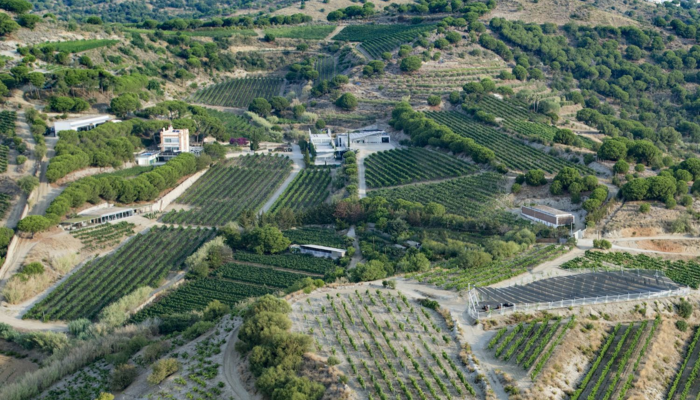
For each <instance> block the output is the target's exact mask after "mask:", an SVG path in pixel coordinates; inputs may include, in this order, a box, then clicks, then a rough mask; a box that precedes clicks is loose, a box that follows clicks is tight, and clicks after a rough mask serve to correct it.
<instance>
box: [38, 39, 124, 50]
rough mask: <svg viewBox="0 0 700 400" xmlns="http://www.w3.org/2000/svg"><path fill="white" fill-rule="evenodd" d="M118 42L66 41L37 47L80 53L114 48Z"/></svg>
mask: <svg viewBox="0 0 700 400" xmlns="http://www.w3.org/2000/svg"><path fill="white" fill-rule="evenodd" d="M117 43H119V40H114V39H88V40H68V41H65V42H50V43H43V44H41V45H40V46H39V47H47V46H51V47H53V48H54V49H56V51H66V52H68V53H80V52H81V51H88V50H92V49H97V48H100V47H106V46H114V45H115V44H117Z"/></svg>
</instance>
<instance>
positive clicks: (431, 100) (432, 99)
mask: <svg viewBox="0 0 700 400" xmlns="http://www.w3.org/2000/svg"><path fill="white" fill-rule="evenodd" d="M440 103H442V100H441V99H440V96H438V95H436V94H432V95H430V96H428V105H430V106H439V105H440Z"/></svg>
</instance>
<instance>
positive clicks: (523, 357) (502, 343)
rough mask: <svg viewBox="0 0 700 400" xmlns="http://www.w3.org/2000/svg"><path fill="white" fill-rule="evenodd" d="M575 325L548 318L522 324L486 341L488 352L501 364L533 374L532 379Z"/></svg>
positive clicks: (502, 330)
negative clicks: (518, 366) (511, 364)
mask: <svg viewBox="0 0 700 400" xmlns="http://www.w3.org/2000/svg"><path fill="white" fill-rule="evenodd" d="M574 324H575V319H574V317H572V318H571V319H569V321H562V318H561V317H551V316H549V315H548V316H547V317H545V318H544V319H541V320H533V321H530V322H521V323H519V324H518V325H516V326H515V327H512V328H509V327H505V328H502V329H500V330H499V331H498V332H497V333H496V335H495V336H494V337H493V338H492V339H491V341H489V344H488V349H489V350H493V352H494V356H495V357H496V358H498V359H500V360H502V361H504V362H512V363H515V364H518V365H520V366H521V367H523V369H525V370H528V371H530V370H532V372H531V376H532V378H533V379H535V378H536V377H537V375H539V373H540V372H541V371H542V368H543V367H544V365H545V364H546V363H547V361H548V360H549V358H550V357H551V355H552V353H553V352H554V349H555V348H556V347H557V345H558V344H559V343H560V342H561V341H562V339H563V338H564V335H566V332H567V331H568V330H569V329H570V328H572V327H573V325H574Z"/></svg>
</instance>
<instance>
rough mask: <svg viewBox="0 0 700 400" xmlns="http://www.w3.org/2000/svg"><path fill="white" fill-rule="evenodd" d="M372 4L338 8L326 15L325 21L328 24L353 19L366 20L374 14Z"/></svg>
mask: <svg viewBox="0 0 700 400" xmlns="http://www.w3.org/2000/svg"><path fill="white" fill-rule="evenodd" d="M375 12H376V11H375V10H374V3H372V2H369V1H368V2H366V3H365V4H363V5H362V7H360V6H349V7H346V8H340V9H338V10H335V11H331V12H330V13H328V16H327V17H326V19H327V20H328V21H330V22H335V21H340V20H343V19H355V18H367V17H371V16H372V15H374V14H375Z"/></svg>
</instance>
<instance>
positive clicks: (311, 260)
mask: <svg viewBox="0 0 700 400" xmlns="http://www.w3.org/2000/svg"><path fill="white" fill-rule="evenodd" d="M233 258H234V259H235V260H237V261H241V262H244V263H252V264H256V265H263V266H264V265H268V266H272V267H277V268H284V269H286V270H290V271H298V272H308V273H311V274H318V275H323V274H325V273H326V272H328V271H330V270H332V269H334V268H335V267H336V264H335V263H334V262H333V261H332V260H330V259H328V258H318V257H314V256H311V255H307V254H292V253H286V254H274V255H264V254H255V253H247V252H244V251H237V252H235V253H234V254H233Z"/></svg>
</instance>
